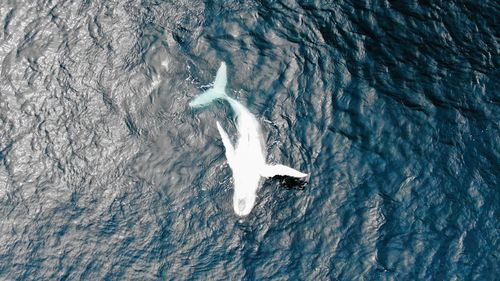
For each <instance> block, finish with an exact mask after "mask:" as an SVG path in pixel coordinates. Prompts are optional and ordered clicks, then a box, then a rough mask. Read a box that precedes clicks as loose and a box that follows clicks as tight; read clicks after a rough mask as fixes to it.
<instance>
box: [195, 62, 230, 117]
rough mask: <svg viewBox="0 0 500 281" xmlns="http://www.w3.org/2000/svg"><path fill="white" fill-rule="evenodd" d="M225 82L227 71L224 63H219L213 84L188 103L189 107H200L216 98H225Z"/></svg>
mask: <svg viewBox="0 0 500 281" xmlns="http://www.w3.org/2000/svg"><path fill="white" fill-rule="evenodd" d="M226 84H227V71H226V64H225V63H224V62H222V63H221V65H220V67H219V70H217V76H215V81H214V86H213V87H212V88H210V89H208V90H207V91H205V92H203V93H202V94H201V95H199V96H197V97H196V98H195V99H194V100H192V101H191V102H190V103H189V106H190V107H202V106H206V105H208V104H210V103H211V102H213V101H214V100H217V99H227V98H228V96H227V94H226Z"/></svg>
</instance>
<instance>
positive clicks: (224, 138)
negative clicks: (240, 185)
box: [217, 121, 234, 166]
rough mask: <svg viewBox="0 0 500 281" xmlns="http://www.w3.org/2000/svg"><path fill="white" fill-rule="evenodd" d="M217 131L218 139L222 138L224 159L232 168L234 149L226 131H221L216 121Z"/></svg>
mask: <svg viewBox="0 0 500 281" xmlns="http://www.w3.org/2000/svg"><path fill="white" fill-rule="evenodd" d="M217 130H219V134H220V137H221V138H222V144H224V148H225V149H226V158H227V163H228V164H229V166H233V163H234V147H233V145H232V144H231V141H230V140H229V137H228V136H227V133H226V131H224V129H222V127H221V125H220V124H219V121H217Z"/></svg>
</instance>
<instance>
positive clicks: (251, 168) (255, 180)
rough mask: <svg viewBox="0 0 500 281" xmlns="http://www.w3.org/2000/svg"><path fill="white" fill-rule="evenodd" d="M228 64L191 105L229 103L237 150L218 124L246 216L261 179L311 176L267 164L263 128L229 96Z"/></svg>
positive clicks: (237, 205)
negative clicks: (223, 101) (233, 121)
mask: <svg viewBox="0 0 500 281" xmlns="http://www.w3.org/2000/svg"><path fill="white" fill-rule="evenodd" d="M226 72H227V71H226V64H225V63H224V62H222V63H221V66H220V68H219V70H218V71H217V76H216V77H215V81H214V85H213V88H211V89H209V90H207V91H206V92H204V93H202V94H201V95H199V96H198V97H196V98H195V99H194V100H193V101H191V102H190V103H189V106H190V107H192V108H198V107H202V106H206V105H208V104H210V103H211V102H212V101H214V100H217V99H222V100H225V101H227V102H228V103H229V105H230V106H231V108H232V110H233V111H234V113H235V115H236V119H237V122H236V123H237V124H236V127H237V129H238V134H239V136H238V140H237V143H236V145H235V146H233V145H232V144H231V141H230V140H229V137H228V135H227V133H226V131H224V129H223V128H222V127H221V125H220V124H219V122H218V121H217V129H218V130H219V134H220V136H221V138H222V143H223V144H224V148H225V150H226V158H227V163H228V164H229V167H230V168H231V170H232V173H233V179H234V195H233V208H234V212H235V213H236V214H237V215H238V216H246V215H248V214H249V213H250V211H252V208H253V206H254V205H255V198H256V195H257V190H258V189H259V188H260V185H261V177H264V178H269V177H273V176H278V175H280V176H290V177H296V178H303V177H306V176H307V174H304V173H301V172H299V171H297V170H295V169H292V168H290V167H287V166H284V165H269V164H266V155H265V150H264V149H263V148H264V146H263V138H262V135H261V130H260V125H259V123H258V122H257V120H256V119H255V116H254V115H253V114H252V113H250V112H249V111H248V109H246V108H245V107H244V106H243V105H242V104H241V103H239V102H238V101H236V100H235V99H233V98H231V97H229V96H228V95H227V94H226V90H225V89H226V84H227V73H226Z"/></svg>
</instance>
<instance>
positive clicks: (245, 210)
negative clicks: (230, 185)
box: [233, 193, 256, 217]
mask: <svg viewBox="0 0 500 281" xmlns="http://www.w3.org/2000/svg"><path fill="white" fill-rule="evenodd" d="M255 197H256V195H255V194H246V195H244V196H242V195H241V194H236V193H235V194H234V196H233V208H234V212H235V213H236V215H238V216H240V217H244V216H247V215H248V214H250V212H251V211H252V209H253V206H254V205H255Z"/></svg>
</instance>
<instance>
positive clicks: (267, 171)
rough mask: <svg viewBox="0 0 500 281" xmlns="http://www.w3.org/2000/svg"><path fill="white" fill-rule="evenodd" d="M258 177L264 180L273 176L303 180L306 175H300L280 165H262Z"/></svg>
mask: <svg viewBox="0 0 500 281" xmlns="http://www.w3.org/2000/svg"><path fill="white" fill-rule="evenodd" d="M260 175H261V176H263V177H266V178H272V177H274V176H289V177H294V178H303V177H306V176H307V174H304V173H301V172H299V171H297V170H295V169H293V168H290V167H287V166H285V165H280V164H278V165H264V167H262V170H261V172H260Z"/></svg>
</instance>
